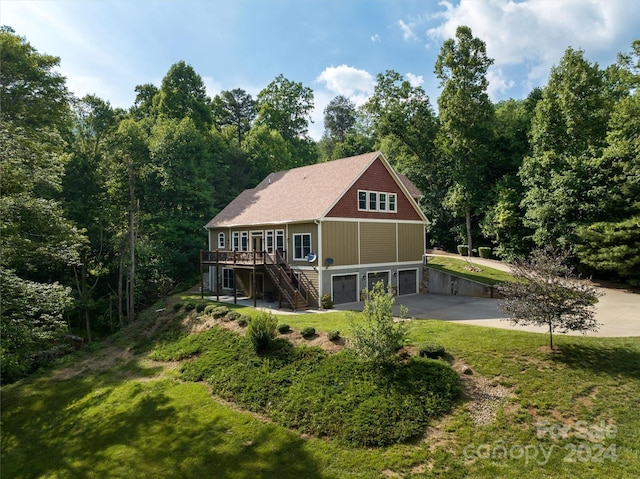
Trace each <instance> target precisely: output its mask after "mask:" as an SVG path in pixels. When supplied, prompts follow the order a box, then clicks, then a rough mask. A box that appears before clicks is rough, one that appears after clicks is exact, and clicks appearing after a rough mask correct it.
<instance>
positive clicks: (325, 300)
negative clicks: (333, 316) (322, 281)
mask: <svg viewBox="0 0 640 479" xmlns="http://www.w3.org/2000/svg"><path fill="white" fill-rule="evenodd" d="M320 307H321V308H322V309H331V308H333V301H332V300H331V295H330V294H328V293H327V294H323V295H322V298H320Z"/></svg>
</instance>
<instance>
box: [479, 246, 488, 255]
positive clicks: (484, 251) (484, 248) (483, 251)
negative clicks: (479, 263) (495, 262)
mask: <svg viewBox="0 0 640 479" xmlns="http://www.w3.org/2000/svg"><path fill="white" fill-rule="evenodd" d="M478 254H479V255H480V257H481V258H491V248H489V247H488V246H480V247H479V248H478Z"/></svg>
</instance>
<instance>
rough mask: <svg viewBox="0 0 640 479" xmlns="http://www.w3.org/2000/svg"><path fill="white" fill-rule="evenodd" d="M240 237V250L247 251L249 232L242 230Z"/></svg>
mask: <svg viewBox="0 0 640 479" xmlns="http://www.w3.org/2000/svg"><path fill="white" fill-rule="evenodd" d="M241 238H242V242H241V244H240V251H249V232H248V231H243V232H242V235H241Z"/></svg>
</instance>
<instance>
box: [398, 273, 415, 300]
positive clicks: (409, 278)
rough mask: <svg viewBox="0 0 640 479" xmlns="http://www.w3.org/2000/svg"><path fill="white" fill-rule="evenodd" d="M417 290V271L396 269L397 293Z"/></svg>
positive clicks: (409, 292) (410, 292)
mask: <svg viewBox="0 0 640 479" xmlns="http://www.w3.org/2000/svg"><path fill="white" fill-rule="evenodd" d="M417 292H418V271H417V270H415V269H406V270H404V271H398V294H414V293H417Z"/></svg>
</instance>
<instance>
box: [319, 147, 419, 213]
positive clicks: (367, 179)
mask: <svg viewBox="0 0 640 479" xmlns="http://www.w3.org/2000/svg"><path fill="white" fill-rule="evenodd" d="M358 190H368V191H380V192H383V193H396V194H397V195H398V205H397V207H398V208H397V210H398V212H397V213H388V212H387V213H384V212H378V211H358ZM410 201H413V200H410V199H409V198H407V197H406V196H405V195H404V193H403V192H402V190H401V189H400V187H399V186H398V184H397V183H396V182H395V181H394V179H393V177H392V176H391V174H390V173H389V171H388V170H387V169H386V168H385V166H384V165H383V164H382V161H381V160H380V159H379V158H378V159H377V160H376V161H374V162H373V163H372V164H371V166H370V167H369V168H368V169H367V171H365V172H364V173H363V174H362V176H360V178H358V180H357V181H356V182H355V183H354V185H353V186H352V187H351V188H350V189H349V190H348V191H347V192H346V193H345V195H344V196H343V197H342V198H340V200H339V201H338V202H337V203H336V204H335V206H334V207H333V208H331V211H329V213H328V214H327V216H330V217H334V218H371V219H389V220H412V221H422V218H420V215H418V213H417V212H416V210H415V209H414V208H413V206H412V205H411V203H410Z"/></svg>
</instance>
